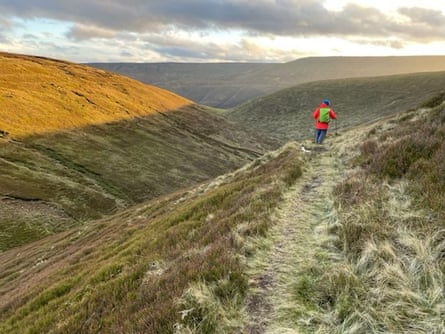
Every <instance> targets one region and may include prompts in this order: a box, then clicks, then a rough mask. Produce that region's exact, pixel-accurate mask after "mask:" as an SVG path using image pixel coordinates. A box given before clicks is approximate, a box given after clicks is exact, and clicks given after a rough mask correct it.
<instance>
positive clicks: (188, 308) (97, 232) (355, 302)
mask: <svg viewBox="0 0 445 334" xmlns="http://www.w3.org/2000/svg"><path fill="white" fill-rule="evenodd" d="M419 104H420V102H419ZM444 126H445V95H444V94H440V95H436V96H435V97H434V99H431V100H429V101H427V103H424V104H422V106H421V108H419V109H415V110H410V111H408V112H405V113H401V114H398V115H395V116H391V117H386V118H385V119H381V120H379V121H378V122H375V123H372V124H368V125H365V126H359V127H356V128H351V129H348V130H344V133H343V134H342V135H341V136H331V137H330V138H329V140H327V141H326V145H325V146H321V147H320V146H314V145H312V144H311V143H310V141H308V142H305V143H303V144H304V145H306V148H307V149H309V150H310V152H303V151H302V150H301V149H300V146H299V144H296V143H290V144H288V145H287V146H285V147H283V148H282V149H280V150H278V151H276V152H271V153H269V154H267V155H265V156H263V157H261V158H259V159H257V160H255V161H254V162H253V163H251V164H249V165H247V166H245V167H244V168H242V169H240V170H237V171H235V172H233V173H230V174H226V175H223V176H220V177H218V178H217V179H215V180H213V181H211V182H208V183H203V184H201V185H200V186H199V187H194V188H190V189H187V190H186V191H179V192H177V193H175V194H171V195H168V196H163V197H160V198H157V199H156V200H152V201H149V202H146V203H143V204H141V205H139V206H137V207H134V208H131V209H128V210H126V211H123V212H121V213H119V214H117V215H114V216H112V217H107V218H105V219H101V220H98V221H95V222H92V223H91V224H89V225H88V226H84V227H76V228H74V229H72V230H71V231H67V232H64V233H61V234H59V235H56V236H51V237H48V238H46V239H44V240H41V241H38V242H36V243H34V244H30V245H27V246H24V247H21V248H17V249H14V250H10V251H7V252H3V253H1V254H0V273H1V275H0V292H1V293H0V330H1V332H2V333H5V334H7V333H17V332H19V333H20V332H37V333H39V332H45V333H46V332H52V333H65V334H68V333H96V332H98V331H101V332H110V333H114V332H121V333H156V334H163V333H204V334H213V333H251V334H262V333H344V332H359V333H372V332H384V333H441V332H443V331H444V330H445V327H444V322H443V311H444V306H445V297H444V295H443V282H444V279H445V278H444V277H445V273H444V268H445V267H444V261H445V259H444V256H443V254H444V251H445V235H444V233H443V217H444V216H445V208H444V205H443V203H444V194H445V191H444V184H445V182H444V175H445V173H444V168H445V166H444V161H445V159H444V156H445V149H444V148H445V145H444V143H445V141H444V140H443V137H444V134H445V131H444ZM358 143H363V144H361V145H359V144H358ZM401 167H403V168H401Z"/></svg>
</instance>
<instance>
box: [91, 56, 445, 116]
mask: <svg viewBox="0 0 445 334" xmlns="http://www.w3.org/2000/svg"><path fill="white" fill-rule="evenodd" d="M90 65H91V66H94V67H97V68H101V69H105V70H107V71H112V72H116V73H121V74H124V75H126V76H129V77H132V78H135V79H137V80H139V81H142V82H145V83H148V84H152V85H156V86H159V87H162V88H165V89H168V90H170V91H173V92H175V93H178V94H180V95H181V96H185V97H187V98H189V99H191V100H193V101H195V102H198V103H200V104H204V105H208V106H213V107H218V108H224V109H225V108H232V107H235V106H237V105H239V104H242V103H244V102H246V101H248V100H251V99H254V98H256V97H259V96H262V95H268V94H272V93H274V92H277V91H279V90H282V89H285V88H289V87H293V86H295V85H298V84H301V83H306V82H312V81H319V80H328V79H342V78H356V77H373V76H386V75H395V74H403V73H417V72H433V71H445V57H444V56H408V57H312V58H302V59H297V60H295V61H292V62H288V63H275V64H274V63H265V64H264V63H212V64H193V63H192V64H190V63H95V64H90Z"/></svg>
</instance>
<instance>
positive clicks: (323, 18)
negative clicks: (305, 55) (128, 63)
mask: <svg viewBox="0 0 445 334" xmlns="http://www.w3.org/2000/svg"><path fill="white" fill-rule="evenodd" d="M322 3H323V1H320V0H275V1H270V0H256V1H251V0H226V1H221V0H182V1H181V0H178V1H172V0H149V1H148V0H127V1H125V2H123V1H118V0H108V1H103V0H88V1H87V0H77V1H54V0H46V1H45V0H33V1H29V0H9V1H1V3H0V13H3V15H5V13H7V14H13V15H16V16H18V17H25V18H32V17H49V18H53V19H59V20H65V21H71V22H74V23H75V25H74V27H73V29H72V31H71V32H70V33H69V36H70V37H72V38H75V39H87V38H92V37H105V38H106V37H107V36H106V35H107V33H105V32H106V31H127V32H135V33H158V32H161V31H164V30H165V29H172V28H179V29H183V30H186V31H187V30H190V31H191V30H196V29H201V30H207V29H216V30H217V29H220V30H227V29H239V30H242V31H245V32H246V33H248V34H252V35H255V34H268V35H282V36H313V35H331V36H361V35H365V36H373V37H387V36H403V37H404V38H405V37H407V36H408V37H409V36H413V37H414V38H419V36H423V38H425V39H427V38H431V39H438V38H442V39H443V37H445V31H444V29H441V30H439V32H437V31H436V32H434V31H433V30H432V29H425V27H424V26H423V25H416V24H415V25H414V26H410V25H408V24H402V23H400V22H396V21H393V20H392V19H390V18H389V17H388V16H387V15H385V14H384V13H382V12H380V11H379V10H377V9H374V8H365V7H360V6H357V5H348V6H346V7H345V8H344V9H343V10H342V11H339V12H330V11H328V10H327V9H325V8H324V7H323V5H322ZM400 13H402V14H403V15H405V16H407V17H409V18H410V19H411V20H412V22H414V23H419V22H421V23H424V24H427V25H429V26H433V25H440V26H441V27H442V28H443V25H444V20H445V18H444V16H443V15H442V14H441V13H440V12H438V11H433V10H427V9H422V8H403V9H400ZM88 26H89V27H90V28H87V27H88Z"/></svg>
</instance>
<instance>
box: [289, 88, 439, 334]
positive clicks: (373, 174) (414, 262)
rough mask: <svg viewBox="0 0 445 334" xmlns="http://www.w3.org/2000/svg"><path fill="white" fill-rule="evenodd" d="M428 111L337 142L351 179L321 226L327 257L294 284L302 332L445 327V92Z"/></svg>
mask: <svg viewBox="0 0 445 334" xmlns="http://www.w3.org/2000/svg"><path fill="white" fill-rule="evenodd" d="M421 107H422V108H421V109H418V110H412V111H409V112H406V113H402V114H399V115H397V116H396V117H392V118H387V119H386V120H385V121H381V122H378V123H375V124H371V125H369V126H368V127H362V128H358V129H351V130H350V131H348V136H347V137H346V136H345V137H343V138H342V139H336V140H335V142H336V145H334V147H333V148H335V149H336V150H339V151H340V152H339V153H340V154H342V155H343V156H344V157H347V158H346V159H345V160H346V161H348V170H349V175H348V177H347V178H346V179H345V180H343V181H342V182H340V183H339V184H338V185H337V186H336V187H334V189H333V193H332V197H331V200H333V208H332V210H331V211H328V212H325V217H326V218H325V220H326V222H325V223H324V224H320V225H321V226H323V227H322V228H324V229H325V231H327V237H326V238H320V239H324V241H322V242H319V244H321V247H323V248H321V249H322V250H321V249H320V253H319V254H318V255H319V256H320V257H322V258H323V260H322V261H320V259H318V260H317V261H312V263H311V264H310V265H306V266H302V267H303V268H300V270H299V271H298V272H297V273H296V274H295V275H294V277H295V279H294V280H293V282H291V283H290V284H292V285H293V286H294V290H293V291H294V293H293V300H292V304H293V306H292V310H293V311H294V313H293V314H296V312H295V311H296V310H297V309H298V314H299V315H300V316H299V317H297V318H294V320H293V321H299V322H300V323H301V324H304V325H303V326H301V327H302V330H305V331H307V332H310V333H314V332H316V333H345V332H346V333H350V332H354V333H442V332H444V331H445V323H444V310H445V296H444V293H443V291H444V290H443V288H444V282H445V257H444V254H445V234H444V217H445V206H444V203H445V198H444V194H445V164H444V161H445V144H444V138H445V95H444V94H439V95H436V96H434V97H433V98H432V99H430V100H429V101H426V103H423V104H422V105H421ZM357 142H360V143H361V144H360V145H358V146H356V148H354V146H353V144H354V143H357ZM352 169H353V170H354V172H352ZM318 230H321V228H320V226H319V227H318ZM297 319H298V320H297Z"/></svg>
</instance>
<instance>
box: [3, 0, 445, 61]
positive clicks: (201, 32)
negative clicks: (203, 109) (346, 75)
mask: <svg viewBox="0 0 445 334" xmlns="http://www.w3.org/2000/svg"><path fill="white" fill-rule="evenodd" d="M0 51H4V52H11V53H20V54H28V55H36V56H44V57H50V58H56V59H62V60H67V61H72V62H77V63H85V62H195V63H201V62H287V61H292V60H295V59H298V58H303V57H314V56H321V57H326V56H405V55H445V0H420V1H418V0H371V1H369V0H324V1H323V0H176V1H172V0H125V1H118V0H0Z"/></svg>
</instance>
